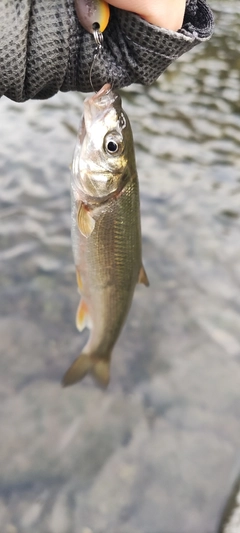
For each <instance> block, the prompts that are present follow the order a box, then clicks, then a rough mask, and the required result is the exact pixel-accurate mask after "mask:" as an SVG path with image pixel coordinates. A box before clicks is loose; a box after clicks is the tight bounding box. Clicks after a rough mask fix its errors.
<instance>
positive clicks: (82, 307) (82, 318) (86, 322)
mask: <svg viewBox="0 0 240 533" xmlns="http://www.w3.org/2000/svg"><path fill="white" fill-rule="evenodd" d="M76 327H77V329H78V331H83V330H84V328H89V329H91V327H92V321H91V317H90V315H89V310H88V305H87V302H86V301H85V300H84V298H81V300H80V302H79V306H78V308H77V313H76Z"/></svg>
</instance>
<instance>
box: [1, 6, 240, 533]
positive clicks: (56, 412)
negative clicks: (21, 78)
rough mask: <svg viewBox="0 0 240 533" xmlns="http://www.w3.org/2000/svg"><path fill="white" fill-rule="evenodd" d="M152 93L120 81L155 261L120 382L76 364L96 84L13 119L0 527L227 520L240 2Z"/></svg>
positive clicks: (136, 527) (239, 225)
mask: <svg viewBox="0 0 240 533" xmlns="http://www.w3.org/2000/svg"><path fill="white" fill-rule="evenodd" d="M212 5H213V8H214V13H215V18H216V31H215V35H214V37H213V38H212V40H211V41H210V42H209V43H206V44H204V45H202V46H199V47H197V48H195V49H194V50H193V51H192V52H190V53H188V54H186V55H185V56H184V57H183V58H181V59H180V60H178V61H177V63H175V64H174V65H172V66H171V67H170V68H169V69H168V71H167V72H166V73H165V74H164V75H163V76H162V77H161V79H159V81H158V82H157V83H155V84H154V85H153V86H151V87H150V88H144V87H141V86H137V85H136V86H132V87H130V88H126V89H125V90H124V91H122V96H123V104H124V108H125V110H126V111H127V113H128V115H129V117H130V120H131V123H132V127H133V132H134V138H135V146H136V156H137V164H138V172H139V180H140V190H141V214H142V233H143V260H144V265H145V267H146V271H147V274H148V277H149V280H150V287H149V288H148V289H146V288H145V287H143V286H138V287H137V289H136V292H135V296H134V301H133V305H132V308H131V311H130V314H129V317H128V320H127V323H126V326H125V328H124V331H123V333H122V335H121V337H120V339H119V341H118V343H117V345H116V347H115V349H114V354H113V360H112V366H111V372H112V377H111V383H110V386H109V388H108V390H107V391H106V392H103V391H101V390H99V389H98V388H97V387H96V386H95V385H94V384H93V382H92V381H91V379H90V378H89V379H86V380H85V381H84V382H82V383H81V384H78V385H76V386H74V387H72V388H69V389H62V388H61V386H60V382H61V378H62V375H63V373H64V372H65V371H66V369H67V368H68V366H69V365H70V363H71V362H72V361H73V360H74V358H75V357H76V356H77V355H78V354H79V353H80V351H81V348H82V346H83V344H84V342H85V341H86V334H85V333H84V334H83V335H80V334H79V333H78V332H77V331H76V329H75V311H76V307H77V304H78V295H77V290H76V283H75V275H74V267H73V260H72V251H71V240H70V196H69V179H70V178H69V174H70V171H69V165H70V162H71V158H72V153H73V148H74V144H75V137H76V131H77V128H78V123H79V118H80V114H81V109H82V102H83V98H84V95H79V94H77V93H68V94H58V95H56V96H55V97H53V98H52V99H50V100H48V101H35V102H27V103H25V104H14V103H13V102H11V101H10V100H7V99H5V98H2V99H1V102H0V109H1V120H0V135H1V143H0V171H1V196H0V206H1V210H0V222H1V223H0V236H1V238H0V260H1V262H0V339H1V342H0V372H1V380H0V396H1V407H0V417H1V439H0V524H1V532H4V533H36V532H38V533H216V531H217V527H218V523H219V519H220V515H221V512H222V509H223V506H224V503H225V500H226V498H227V495H228V493H229V490H230V488H231V485H232V483H233V481H234V478H235V476H236V475H237V474H238V471H239V470H240V464H239V463H240V461H239V442H240V239H239V232H240V156H239V151H240V108H239V101H240V80H239V77H240V74H239V73H240V59H239V50H240V37H239V35H240V8H239V3H238V0H228V2H224V1H223V0H218V1H215V2H213V3H212Z"/></svg>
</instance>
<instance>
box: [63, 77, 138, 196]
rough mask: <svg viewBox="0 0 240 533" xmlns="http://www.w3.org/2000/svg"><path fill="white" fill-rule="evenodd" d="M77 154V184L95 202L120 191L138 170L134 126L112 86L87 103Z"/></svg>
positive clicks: (106, 86)
mask: <svg viewBox="0 0 240 533" xmlns="http://www.w3.org/2000/svg"><path fill="white" fill-rule="evenodd" d="M75 154H76V157H75V162H73V166H72V170H73V173H74V174H75V178H76V179H75V181H76V180H77V181H78V186H79V187H80V189H81V191H82V193H83V194H84V195H85V197H87V198H89V197H91V198H94V199H95V201H97V200H100V201H101V200H103V199H105V198H107V197H109V196H111V195H113V194H114V193H118V192H120V191H121V190H122V188H123V187H124V185H125V183H126V182H127V181H128V179H129V177H130V176H131V173H132V170H133V169H134V168H135V155H134V147H133V138H132V131H131V126H130V123H129V120H128V117H127V115H126V113H125V112H124V111H123V109H122V104H121V98H120V96H119V95H118V94H117V93H115V92H114V91H113V90H112V89H111V86H110V85H109V84H106V85H104V86H103V87H102V89H101V90H100V91H99V92H98V93H96V94H95V95H94V96H92V97H90V98H88V99H86V100H85V102H84V113H83V118H82V123H81V127H80V130H79V143H78V149H77V148H76V151H75Z"/></svg>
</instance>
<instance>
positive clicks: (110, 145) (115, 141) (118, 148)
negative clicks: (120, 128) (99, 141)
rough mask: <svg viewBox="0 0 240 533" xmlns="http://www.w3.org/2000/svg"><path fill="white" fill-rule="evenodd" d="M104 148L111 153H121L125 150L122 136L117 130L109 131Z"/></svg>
mask: <svg viewBox="0 0 240 533" xmlns="http://www.w3.org/2000/svg"><path fill="white" fill-rule="evenodd" d="M103 147H104V150H105V152H106V153H107V154H109V155H119V154H121V153H122V151H123V139H122V136H121V135H119V134H118V132H116V131H111V132H108V133H107V135H106V136H105V139H104V143H103Z"/></svg>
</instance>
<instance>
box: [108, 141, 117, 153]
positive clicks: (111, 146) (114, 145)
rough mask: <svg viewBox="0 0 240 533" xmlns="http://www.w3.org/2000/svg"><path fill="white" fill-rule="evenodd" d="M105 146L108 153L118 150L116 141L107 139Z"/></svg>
mask: <svg viewBox="0 0 240 533" xmlns="http://www.w3.org/2000/svg"><path fill="white" fill-rule="evenodd" d="M106 148H107V151H108V153H109V154H116V152H117V151H118V143H116V142H115V141H113V140H109V141H108V142H107V146H106Z"/></svg>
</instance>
